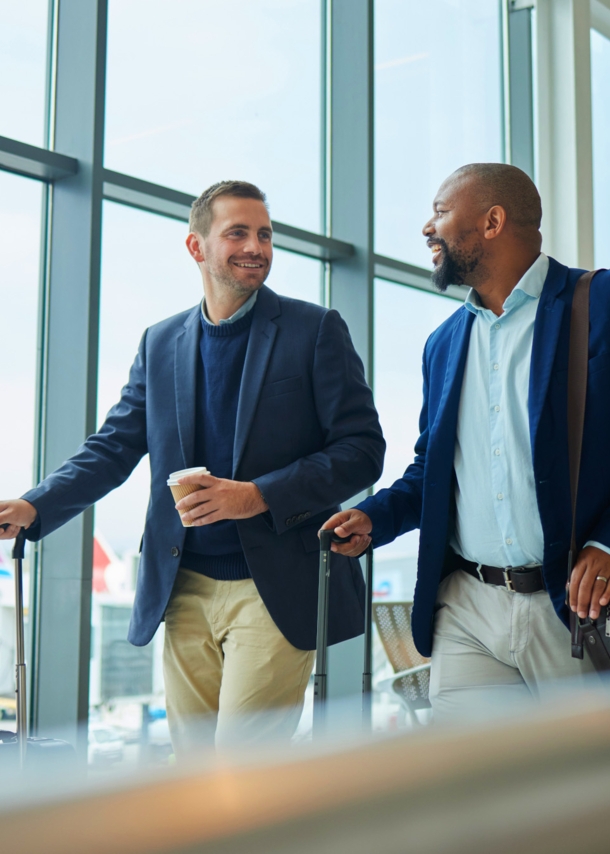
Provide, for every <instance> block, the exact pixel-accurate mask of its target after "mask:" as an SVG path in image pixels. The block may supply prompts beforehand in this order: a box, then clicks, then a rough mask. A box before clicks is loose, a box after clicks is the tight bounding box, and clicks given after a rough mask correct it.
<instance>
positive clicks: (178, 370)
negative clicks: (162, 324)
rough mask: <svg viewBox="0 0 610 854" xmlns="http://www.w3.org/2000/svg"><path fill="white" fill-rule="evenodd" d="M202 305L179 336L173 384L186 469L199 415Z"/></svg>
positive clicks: (188, 466)
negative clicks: (198, 385) (198, 377)
mask: <svg viewBox="0 0 610 854" xmlns="http://www.w3.org/2000/svg"><path fill="white" fill-rule="evenodd" d="M200 311H201V307H200V306H197V307H196V308H194V309H193V311H192V312H191V314H189V316H188V318H187V319H186V321H185V323H184V328H183V329H182V332H181V333H180V334H179V335H178V337H177V339H176V349H175V360H174V384H175V388H176V413H177V418H178V434H179V436H180V448H181V450H182V459H183V461H184V468H190V467H191V466H192V465H193V455H194V453H195V418H196V415H197V411H196V410H197V364H198V360H199V339H200V337H201V319H200V317H199V313H200Z"/></svg>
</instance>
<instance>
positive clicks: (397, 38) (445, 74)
mask: <svg viewBox="0 0 610 854" xmlns="http://www.w3.org/2000/svg"><path fill="white" fill-rule="evenodd" d="M430 12H431V9H430V6H429V4H427V3H405V2H404V0H375V179H376V184H375V205H376V207H375V222H376V230H375V248H376V251H377V252H379V253H380V254H382V255H389V256H391V257H396V258H400V259H402V260H405V261H408V262H410V263H412V264H419V265H421V266H425V267H429V266H431V265H430V258H429V255H430V253H429V251H428V250H427V249H426V246H425V244H424V241H423V239H422V237H421V229H422V226H423V225H424V223H425V222H426V220H427V219H428V218H429V217H430V214H431V210H432V200H433V198H434V196H435V194H436V191H437V190H438V188H439V186H440V184H441V183H442V181H443V180H444V179H445V178H446V177H447V176H448V175H449V174H451V172H453V170H454V169H456V168H457V167H458V166H462V165H464V164H465V163H472V162H478V161H500V160H502V156H503V155H502V98H501V68H502V60H501V49H500V47H501V35H500V34H501V27H500V3H493V2H490V0H460V2H456V0H438V2H437V3H435V4H434V15H433V16H432V17H431V14H430Z"/></svg>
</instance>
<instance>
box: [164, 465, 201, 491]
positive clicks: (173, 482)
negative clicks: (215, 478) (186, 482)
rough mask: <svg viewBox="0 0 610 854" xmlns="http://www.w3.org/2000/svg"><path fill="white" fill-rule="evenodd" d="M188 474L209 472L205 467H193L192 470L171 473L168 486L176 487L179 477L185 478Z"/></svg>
mask: <svg viewBox="0 0 610 854" xmlns="http://www.w3.org/2000/svg"><path fill="white" fill-rule="evenodd" d="M188 474H209V471H208V470H207V469H206V467H205V466H195V468H192V469H181V470H180V471H173V472H172V473H171V474H170V476H169V478H168V480H167V485H168V486H176V485H177V483H178V481H179V480H180V478H181V477H186V476H187V475H188Z"/></svg>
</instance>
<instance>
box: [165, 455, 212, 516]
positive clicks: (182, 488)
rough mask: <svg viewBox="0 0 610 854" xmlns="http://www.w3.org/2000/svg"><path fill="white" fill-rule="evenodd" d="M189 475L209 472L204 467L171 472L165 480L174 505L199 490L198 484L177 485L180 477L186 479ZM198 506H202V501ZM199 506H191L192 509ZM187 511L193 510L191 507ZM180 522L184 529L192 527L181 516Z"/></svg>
mask: <svg viewBox="0 0 610 854" xmlns="http://www.w3.org/2000/svg"><path fill="white" fill-rule="evenodd" d="M189 474H209V471H208V470H207V469H206V467H205V466H196V467H195V468H193V469H182V470H181V471H174V472H172V473H171V474H170V476H169V477H168V479H167V485H168V486H169V488H170V489H171V491H172V495H173V496H174V501H175V502H176V504H177V503H178V502H179V501H180V499H181V498H185V497H186V496H187V495H190V494H191V492H197V490H198V489H201V487H200V486H199V484H198V483H178V481H179V480H180V478H181V477H186V476H187V475H189ZM199 504H203V501H200V502H199ZM199 504H193V507H199ZM189 509H191V510H192V509H193V508H192V507H191V508H189ZM178 515H180V514H178ZM180 521H181V522H182V524H183V525H184V527H185V528H191V527H192V525H193V523H192V522H185V521H184V520H183V519H182V516H180Z"/></svg>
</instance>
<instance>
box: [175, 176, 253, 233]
mask: <svg viewBox="0 0 610 854" xmlns="http://www.w3.org/2000/svg"><path fill="white" fill-rule="evenodd" d="M219 196H237V197H238V198H240V199H256V200H257V201H259V202H262V203H263V204H264V205H265V207H267V197H266V196H265V194H264V193H263V191H262V190H259V188H258V187H257V186H255V185H254V184H249V183H248V181H218V183H217V184H212V186H211V187H208V188H207V190H204V191H203V193H202V194H201V195H200V196H199V198H198V199H195V201H194V202H193V204H192V205H191V215H190V217H189V228H190V230H191V231H196V232H197V233H198V234H201V235H203V237H207V236H208V234H209V233H210V228H211V227H212V220H213V218H214V211H213V210H212V206H213V204H214V201H215V200H216V199H217V198H218V197H219Z"/></svg>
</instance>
